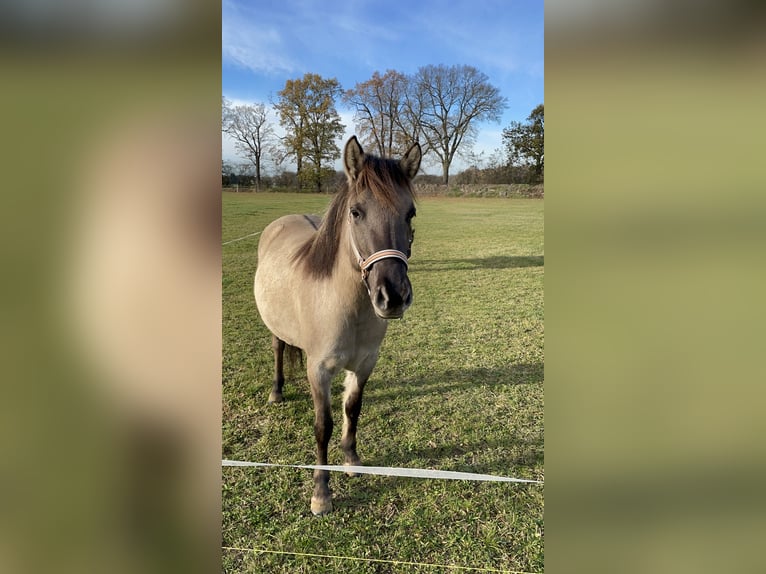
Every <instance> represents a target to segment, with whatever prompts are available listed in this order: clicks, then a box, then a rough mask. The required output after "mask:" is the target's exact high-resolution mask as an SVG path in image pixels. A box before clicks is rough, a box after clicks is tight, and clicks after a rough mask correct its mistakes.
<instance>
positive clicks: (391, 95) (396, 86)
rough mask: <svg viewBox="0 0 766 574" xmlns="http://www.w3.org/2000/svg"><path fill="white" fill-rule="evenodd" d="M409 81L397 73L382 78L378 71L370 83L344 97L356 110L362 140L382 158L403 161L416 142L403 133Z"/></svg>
mask: <svg viewBox="0 0 766 574" xmlns="http://www.w3.org/2000/svg"><path fill="white" fill-rule="evenodd" d="M408 83H409V80H408V78H407V76H405V75H404V74H402V73H401V72H397V71H395V70H387V71H386V73H385V74H384V75H383V76H381V75H380V73H378V72H377V71H376V72H374V73H373V74H372V78H370V79H369V80H367V81H366V82H362V83H358V84H356V86H355V87H354V89H353V90H347V91H346V92H345V93H344V94H343V101H344V102H345V103H346V104H349V105H351V106H352V107H353V108H354V109H355V110H356V115H355V116H354V121H355V122H356V125H357V128H358V129H359V133H360V134H361V135H360V139H361V141H362V143H363V144H365V146H368V147H371V148H373V149H374V150H375V152H376V153H377V154H378V155H379V156H381V157H399V156H401V155H404V153H405V152H406V151H407V150H408V149H409V148H410V146H411V145H412V144H413V143H414V142H415V141H416V138H408V137H407V130H405V129H403V120H404V114H405V112H404V105H405V102H406V93H407V88H408Z"/></svg>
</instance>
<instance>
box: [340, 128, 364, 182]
mask: <svg viewBox="0 0 766 574" xmlns="http://www.w3.org/2000/svg"><path fill="white" fill-rule="evenodd" d="M362 165H364V150H363V149H362V146H361V144H360V143H359V140H357V139H356V136H351V139H350V140H348V141H347V142H346V147H345V148H344V149H343V166H344V167H345V168H346V175H348V178H349V179H350V180H351V181H354V180H355V179H356V178H357V176H358V175H359V173H360V172H361V171H362Z"/></svg>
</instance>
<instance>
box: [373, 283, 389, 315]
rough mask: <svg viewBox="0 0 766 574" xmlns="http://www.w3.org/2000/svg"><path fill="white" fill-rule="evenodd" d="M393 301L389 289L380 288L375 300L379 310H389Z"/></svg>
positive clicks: (383, 286)
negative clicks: (389, 304)
mask: <svg viewBox="0 0 766 574" xmlns="http://www.w3.org/2000/svg"><path fill="white" fill-rule="evenodd" d="M390 300H391V298H390V297H389V294H388V289H386V286H385V285H382V286H381V287H379V288H378V293H377V296H376V298H375V302H376V303H377V305H378V308H379V309H383V310H386V309H388V302H389V301H390Z"/></svg>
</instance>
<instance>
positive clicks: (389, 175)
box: [293, 155, 415, 279]
mask: <svg viewBox="0 0 766 574" xmlns="http://www.w3.org/2000/svg"><path fill="white" fill-rule="evenodd" d="M361 190H367V191H369V192H370V193H371V194H372V196H373V197H374V198H375V201H377V202H379V203H381V204H382V205H383V206H385V208H386V209H388V210H390V211H391V212H394V211H395V210H396V206H397V203H398V199H399V193H400V190H401V191H403V192H404V193H405V194H407V195H409V197H411V198H412V199H413V200H414V199H415V192H414V190H413V188H412V183H411V182H410V180H409V179H408V178H407V176H406V174H405V173H404V171H403V170H402V168H401V167H400V165H399V162H398V161H396V160H393V159H387V158H380V157H376V156H372V155H365V156H364V164H363V166H362V169H361V171H360V172H359V176H358V177H357V179H356V182H355V183H354V184H353V186H349V184H348V181H345V182H344V183H343V184H342V185H341V187H340V189H339V190H338V191H337V192H336V194H335V196H334V197H333V199H332V202H330V206H329V207H328V208H327V213H325V215H324V217H323V218H322V224H321V225H320V227H319V230H318V231H317V232H316V234H315V235H314V236H313V237H311V238H310V239H309V240H308V241H306V243H304V244H303V245H301V247H300V248H299V249H298V251H297V252H296V253H295V255H294V257H293V260H294V261H296V262H298V263H302V264H303V265H304V267H305V270H306V272H307V273H308V274H309V275H311V276H313V277H315V278H317V279H320V278H323V277H330V276H331V275H332V272H333V269H334V268H335V261H336V259H337V255H338V250H339V246H340V239H341V234H342V233H343V220H344V218H345V217H346V212H347V206H348V202H349V200H350V199H354V198H355V197H356V196H357V195H358V194H359V193H360V192H361Z"/></svg>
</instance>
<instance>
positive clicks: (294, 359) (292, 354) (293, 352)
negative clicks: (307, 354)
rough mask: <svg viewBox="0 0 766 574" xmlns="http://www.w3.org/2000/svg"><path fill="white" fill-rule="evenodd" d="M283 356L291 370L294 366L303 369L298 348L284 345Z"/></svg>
mask: <svg viewBox="0 0 766 574" xmlns="http://www.w3.org/2000/svg"><path fill="white" fill-rule="evenodd" d="M285 356H286V358H287V363H288V364H289V365H290V367H291V368H293V369H294V368H295V367H296V366H300V367H301V368H302V367H303V350H302V349H300V348H298V347H293V346H292V345H288V344H287V343H285Z"/></svg>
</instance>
